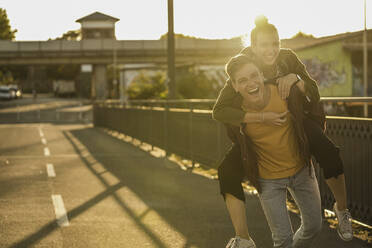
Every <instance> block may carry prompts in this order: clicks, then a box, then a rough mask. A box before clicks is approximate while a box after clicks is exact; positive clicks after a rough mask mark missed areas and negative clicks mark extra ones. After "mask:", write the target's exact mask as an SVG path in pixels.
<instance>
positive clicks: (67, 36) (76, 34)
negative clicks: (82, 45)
mask: <svg viewBox="0 0 372 248" xmlns="http://www.w3.org/2000/svg"><path fill="white" fill-rule="evenodd" d="M80 39H81V30H80V29H78V30H70V31H67V32H66V33H64V34H63V35H62V36H61V37H58V38H56V40H80Z"/></svg>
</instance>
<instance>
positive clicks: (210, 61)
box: [0, 39, 242, 99]
mask: <svg viewBox="0 0 372 248" xmlns="http://www.w3.org/2000/svg"><path fill="white" fill-rule="evenodd" d="M241 48H242V44H241V42H240V41H239V40H197V39H176V41H175V49H176V63H177V64H198V65H223V64H225V63H226V62H227V61H228V59H229V57H231V56H232V55H234V54H236V53H238V52H239V51H240V49H241ZM144 63H146V64H148V63H151V64H163V65H165V64H166V63H167V41H166V40H115V39H83V40H80V41H70V40H50V41H15V42H14V41H0V66H1V65H29V66H30V70H29V71H30V72H29V78H30V81H33V76H32V75H33V66H37V65H52V64H92V65H93V72H92V82H91V84H92V97H94V98H98V99H104V98H105V97H106V94H107V92H106V81H107V79H106V67H107V65H108V64H144ZM123 78H124V76H120V79H121V80H120V84H121V85H123V87H125V82H122V80H124V79H123ZM123 87H121V88H123Z"/></svg>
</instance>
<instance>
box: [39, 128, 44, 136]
mask: <svg viewBox="0 0 372 248" xmlns="http://www.w3.org/2000/svg"><path fill="white" fill-rule="evenodd" d="M39 134H40V137H44V133H43V130H41V127H39Z"/></svg>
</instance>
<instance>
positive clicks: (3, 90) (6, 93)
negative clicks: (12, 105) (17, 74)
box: [0, 86, 14, 100]
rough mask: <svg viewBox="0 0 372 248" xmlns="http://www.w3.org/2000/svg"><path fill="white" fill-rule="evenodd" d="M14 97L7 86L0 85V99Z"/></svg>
mask: <svg viewBox="0 0 372 248" xmlns="http://www.w3.org/2000/svg"><path fill="white" fill-rule="evenodd" d="M13 98H14V92H13V91H12V90H10V88H9V87H8V86H0V99H1V100H11V99H13Z"/></svg>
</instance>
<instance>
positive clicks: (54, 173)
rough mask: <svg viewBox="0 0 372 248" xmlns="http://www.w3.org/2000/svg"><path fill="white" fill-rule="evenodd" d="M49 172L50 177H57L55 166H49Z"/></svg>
mask: <svg viewBox="0 0 372 248" xmlns="http://www.w3.org/2000/svg"><path fill="white" fill-rule="evenodd" d="M46 166H47V172H48V177H56V172H55V171H54V167H53V164H47V165H46Z"/></svg>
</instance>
